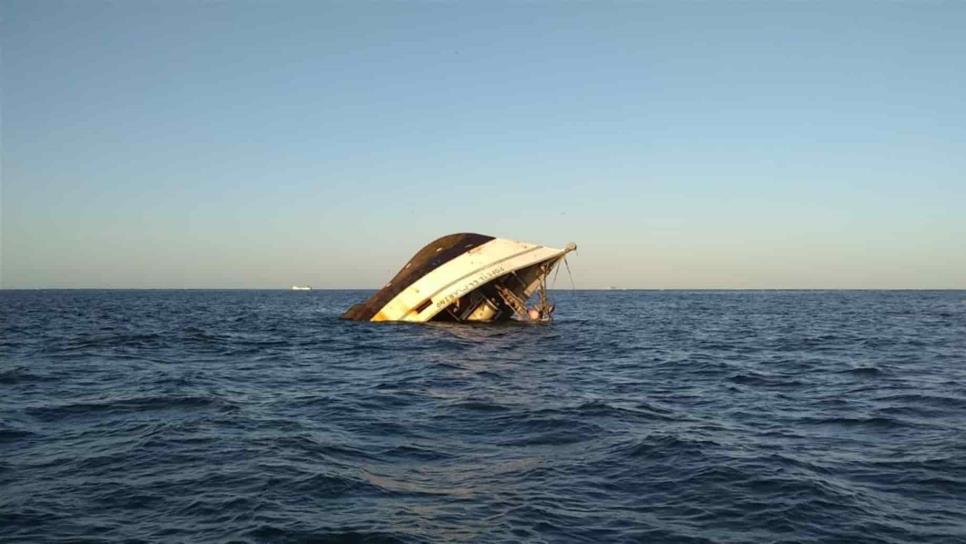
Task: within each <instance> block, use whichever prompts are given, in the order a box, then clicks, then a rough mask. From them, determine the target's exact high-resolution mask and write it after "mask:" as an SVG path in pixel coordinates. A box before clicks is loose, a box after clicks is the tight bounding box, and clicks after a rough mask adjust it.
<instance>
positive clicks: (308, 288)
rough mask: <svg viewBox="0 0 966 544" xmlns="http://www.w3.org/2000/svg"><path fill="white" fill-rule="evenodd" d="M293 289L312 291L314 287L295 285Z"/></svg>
mask: <svg viewBox="0 0 966 544" xmlns="http://www.w3.org/2000/svg"><path fill="white" fill-rule="evenodd" d="M292 290H293V291H311V290H312V288H311V287H309V286H308V285H293V286H292Z"/></svg>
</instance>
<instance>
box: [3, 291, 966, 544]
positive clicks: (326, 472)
mask: <svg viewBox="0 0 966 544" xmlns="http://www.w3.org/2000/svg"><path fill="white" fill-rule="evenodd" d="M367 294H368V293H367V292H363V291H310V292H288V291H0V318H2V327H3V329H2V337H0V342H2V344H0V541H3V542H56V541H64V542H67V541H69V542H75V541H83V540H90V541H132V542H133V541H144V542H155V541H160V540H171V541H184V542H203V541H219V542H220V541H230V540H237V541H248V542H299V541H313V542H326V541H333V542H342V541H353V540H356V541H364V542H397V541H398V542H520V541H527V542H709V543H710V542H722V543H729V542H882V543H907V542H917V543H919V542H950V543H952V542H960V543H961V542H966V292H961V291H945V292H848V291H829V292H772V291H762V292H755V291H743V292H707V291H705V292H686V291H667V292H662V291H637V292H635V291H596V292H595V291H577V292H557V293H556V295H555V298H556V301H557V305H558V308H559V310H558V316H557V317H558V319H557V320H556V321H555V322H554V323H552V324H550V325H531V326H527V325H502V326H453V325H449V326H443V325H428V326H423V325H385V324H382V325H379V324H368V323H352V322H343V321H340V320H339V319H338V315H339V313H340V312H341V311H342V310H343V309H344V308H346V307H347V306H349V305H350V304H351V303H354V302H358V301H360V300H362V299H364V298H365V297H366V296H367Z"/></svg>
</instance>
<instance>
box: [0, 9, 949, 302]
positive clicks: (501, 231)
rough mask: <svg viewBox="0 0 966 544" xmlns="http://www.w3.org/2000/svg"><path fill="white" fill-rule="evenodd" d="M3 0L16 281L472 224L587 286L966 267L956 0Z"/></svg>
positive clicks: (329, 274)
mask: <svg viewBox="0 0 966 544" xmlns="http://www.w3.org/2000/svg"><path fill="white" fill-rule="evenodd" d="M0 18H2V20H0V48H2V49H0V78H2V79H0V85H2V88H0V93H2V94H0V96H2V103H0V107H2V111H0V113H2V118H0V143H2V148H0V149H2V152H0V155H2V156H0V158H2V171H0V174H2V178H0V214H2V216H0V227H2V233H0V234H2V236H0V238H2V239H0V243H2V246H0V287H2V288H43V287H51V288H64V287H66V288H71V287H94V288H98V287H115V288H142V287H143V288H267V287H287V286H289V285H292V284H309V285H312V286H313V287H316V288H376V287H379V286H381V285H382V284H383V283H385V282H386V281H387V280H388V279H389V277H390V276H391V275H392V274H394V273H395V272H396V271H397V270H398V268H399V267H400V266H402V265H403V264H404V263H405V262H406V260H407V259H408V258H409V257H410V256H411V255H412V253H413V252H415V251H416V250H417V249H419V248H420V247H422V246H423V245H424V244H425V243H427V242H428V241H430V240H432V239H434V238H437V237H439V236H442V235H444V234H448V233H451V232H460V231H473V232H481V233H486V234H490V235H494V236H499V237H505V238H513V239H519V240H524V241H529V242H536V243H540V244H545V245H550V246H556V247H563V246H564V245H565V244H566V243H567V242H568V241H571V240H572V241H575V242H576V243H577V244H578V246H579V248H580V249H579V251H578V255H576V256H575V257H573V258H571V259H570V264H571V267H572V269H573V272H574V279H575V281H576V283H577V287H578V288H607V287H610V286H616V287H622V288H868V289H875V288H951V289H962V288H966V242H964V241H966V213H964V211H963V210H964V203H966V70H964V69H963V68H964V61H963V59H966V34H964V33H963V32H962V28H964V27H966V4H964V3H953V2H902V3H899V2H894V3H885V2H847V3H840V2H812V3H775V2H770V3H764V2H740V3H739V2H734V3H697V2H694V3H692V2H641V3H609V4H608V3H549V2H547V3H513V2H510V3H497V4H483V3H390V2H371V3H308V2H304V3H303V2H283V3H275V4H268V3H249V2H223V3H200V2H184V1H174V2H164V3H160V2H125V3H115V2H97V1H93V2H66V1H63V2H58V1H49V2H26V1H3V2H2V3H0ZM565 274H566V272H565V271H564V272H561V276H560V279H558V282H557V286H558V287H561V286H568V285H569V280H565V279H564V278H565V276H564V275H565Z"/></svg>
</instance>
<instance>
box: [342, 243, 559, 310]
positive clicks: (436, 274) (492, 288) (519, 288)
mask: <svg viewBox="0 0 966 544" xmlns="http://www.w3.org/2000/svg"><path fill="white" fill-rule="evenodd" d="M575 249H577V246H576V244H573V243H570V244H567V246H566V247H565V248H564V249H556V248H552V247H545V246H541V245H536V244H528V243H525V242H516V241H513V240H505V239H503V238H494V237H493V236H486V235H483V234H474V233H468V232H463V233H459V234H450V235H448V236H443V237H442V238H439V239H437V240H434V241H432V242H430V243H429V244H428V245H426V246H425V247H423V248H422V249H420V250H419V251H418V252H416V254H415V255H413V257H412V259H410V260H409V262H408V263H406V266H404V267H403V268H402V270H400V271H399V272H398V273H397V274H396V275H395V276H394V277H393V278H392V280H390V282H389V283H387V284H386V285H385V287H383V288H382V289H380V290H379V291H377V292H376V293H375V294H374V295H372V296H371V297H370V298H369V300H367V301H365V302H363V303H361V304H355V305H353V306H352V307H350V308H349V309H348V310H346V312H345V313H344V314H342V319H351V320H356V321H410V322H426V321H456V322H486V321H503V320H509V319H513V318H516V319H519V320H526V321H531V320H541V321H542V320H548V319H550V316H551V314H552V313H553V309H554V307H553V305H552V304H551V303H550V301H549V300H548V299H547V276H548V275H549V274H550V272H551V271H552V270H553V269H554V267H556V266H557V265H558V264H560V261H562V260H563V259H564V257H565V256H566V255H567V254H568V253H570V252H571V251H574V250H575ZM537 292H539V294H540V297H539V298H540V300H539V302H538V304H536V305H535V306H533V307H528V306H527V301H528V300H529V299H530V297H531V296H533V295H534V294H535V293H537Z"/></svg>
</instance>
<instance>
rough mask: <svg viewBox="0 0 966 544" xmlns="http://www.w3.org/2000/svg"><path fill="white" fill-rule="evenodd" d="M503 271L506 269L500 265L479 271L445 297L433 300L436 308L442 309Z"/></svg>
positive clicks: (503, 272)
mask: <svg viewBox="0 0 966 544" xmlns="http://www.w3.org/2000/svg"><path fill="white" fill-rule="evenodd" d="M505 273H506V269H504V268H503V267H502V266H498V267H496V268H491V269H490V270H487V271H485V272H483V273H481V274H480V275H478V276H476V277H475V278H473V279H470V280H468V281H467V282H466V283H463V284H461V285H459V286H458V287H455V288H453V290H452V291H450V294H448V295H446V296H445V297H443V298H441V299H439V300H437V301H435V302H436V308H437V309H442V308H445V307H447V306H449V305H450V304H452V303H453V302H456V299H458V298H460V297H461V296H463V295H465V294H466V293H468V292H470V291H472V290H474V289H476V288H477V287H479V286H481V285H483V284H485V283H486V282H488V281H490V280H492V279H493V278H496V277H498V276H502V275H503V274H505Z"/></svg>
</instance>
